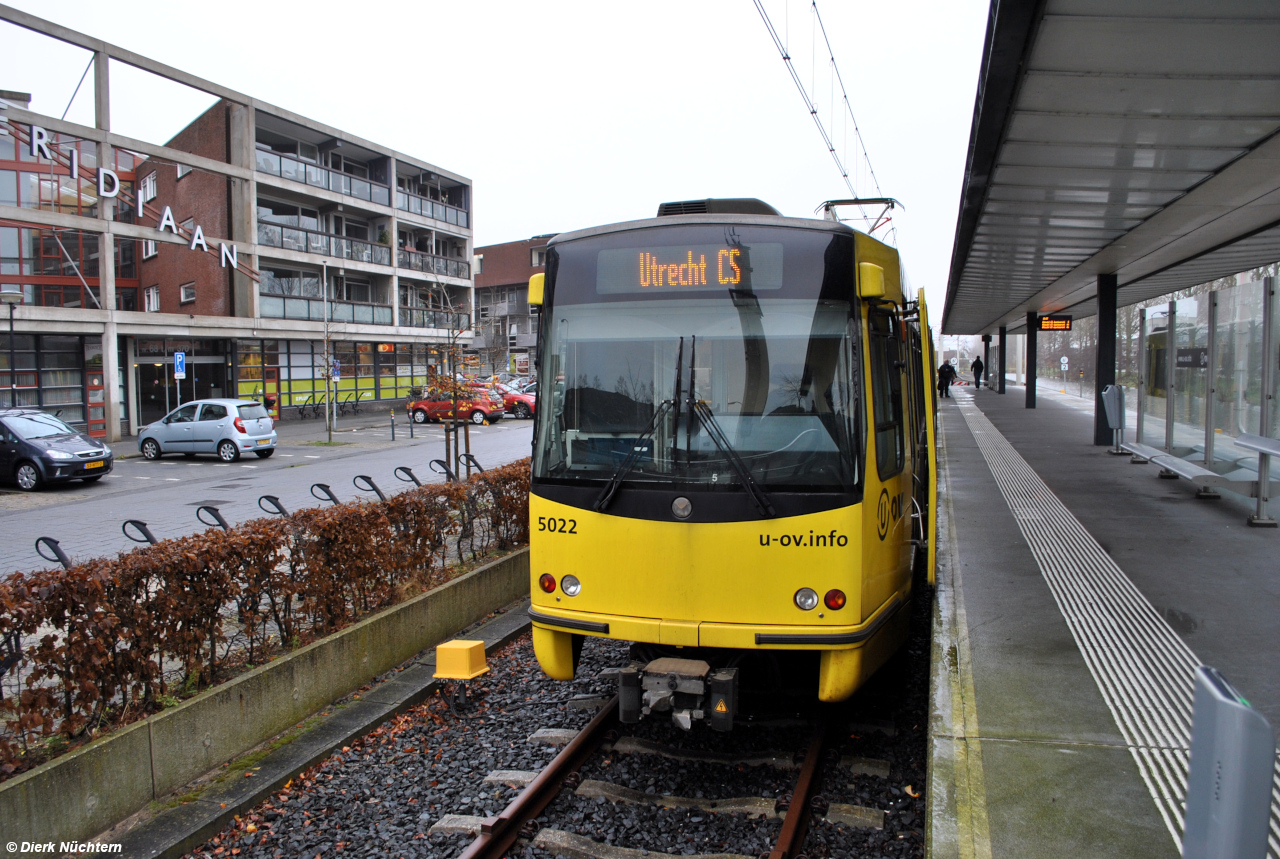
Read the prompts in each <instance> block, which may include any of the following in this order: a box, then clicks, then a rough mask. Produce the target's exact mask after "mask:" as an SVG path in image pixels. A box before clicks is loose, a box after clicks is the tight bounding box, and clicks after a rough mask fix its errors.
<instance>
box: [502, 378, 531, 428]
mask: <svg viewBox="0 0 1280 859" xmlns="http://www.w3.org/2000/svg"><path fill="white" fill-rule="evenodd" d="M494 387H495V388H497V389H498V391H499V393H501V394H502V405H503V407H504V408H505V409H506V410H507V413H508V414H510V415H511V416H512V417H513V418H519V419H521V420H524V419H526V418H531V417H533V414H534V412H535V411H537V409H538V398H537V397H535V396H534V395H533V394H526V393H525V392H524V391H521V390H520V389H519V388H514V387H512V386H510V385H504V384H502V383H499V384H497V385H494Z"/></svg>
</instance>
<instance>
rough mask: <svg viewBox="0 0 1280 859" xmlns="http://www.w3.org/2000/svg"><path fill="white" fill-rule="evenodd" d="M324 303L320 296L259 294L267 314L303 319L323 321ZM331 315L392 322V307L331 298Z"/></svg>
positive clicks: (337, 318) (337, 319) (334, 318)
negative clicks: (303, 296) (296, 296)
mask: <svg viewBox="0 0 1280 859" xmlns="http://www.w3.org/2000/svg"><path fill="white" fill-rule="evenodd" d="M324 306H325V302H324V301H323V300H322V299H319V298H293V297H290V296H284V295H259V296H258V311H259V314H260V315H261V316H263V317H264V318H271V319H303V320H309V321H313V322H323V321H324ZM329 318H330V319H331V320H332V321H334V322H357V323H362V324H365V325H390V324H391V308H390V307H388V306H387V305H385V304H360V303H357V302H354V301H330V302H329Z"/></svg>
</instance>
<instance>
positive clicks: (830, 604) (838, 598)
mask: <svg viewBox="0 0 1280 859" xmlns="http://www.w3.org/2000/svg"><path fill="white" fill-rule="evenodd" d="M822 601H823V602H824V603H826V604H827V608H829V609H831V610H832V611H838V610H840V609H842V608H844V604H845V597H844V591H842V590H838V589H836V588H832V589H831V590H829V591H827V595H826V596H825V597H823V598H822Z"/></svg>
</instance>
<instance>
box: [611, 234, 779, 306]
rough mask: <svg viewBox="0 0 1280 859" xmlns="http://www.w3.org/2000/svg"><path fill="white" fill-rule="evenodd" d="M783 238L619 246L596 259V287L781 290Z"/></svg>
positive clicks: (618, 290) (614, 291)
mask: <svg viewBox="0 0 1280 859" xmlns="http://www.w3.org/2000/svg"><path fill="white" fill-rule="evenodd" d="M782 257H783V253H782V243H781V242H759V243H754V244H750V245H746V244H736V245H722V244H721V245H675V246H668V247H647V248H645V247H642V248H625V249H624V248H614V249H610V250H604V251H600V252H599V256H598V257H597V259H596V292H598V293H599V294H602V295H610V294H619V293H630V292H649V293H657V292H683V291H692V290H699V291H701V290H723V289H746V290H758V289H781V288H782Z"/></svg>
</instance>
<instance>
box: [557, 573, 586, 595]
mask: <svg viewBox="0 0 1280 859" xmlns="http://www.w3.org/2000/svg"><path fill="white" fill-rule="evenodd" d="M560 590H562V591H564V595H565V596H568V597H576V596H577V595H578V594H580V593H582V582H580V581H578V577H577V576H565V577H564V578H563V579H561V580H560Z"/></svg>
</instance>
